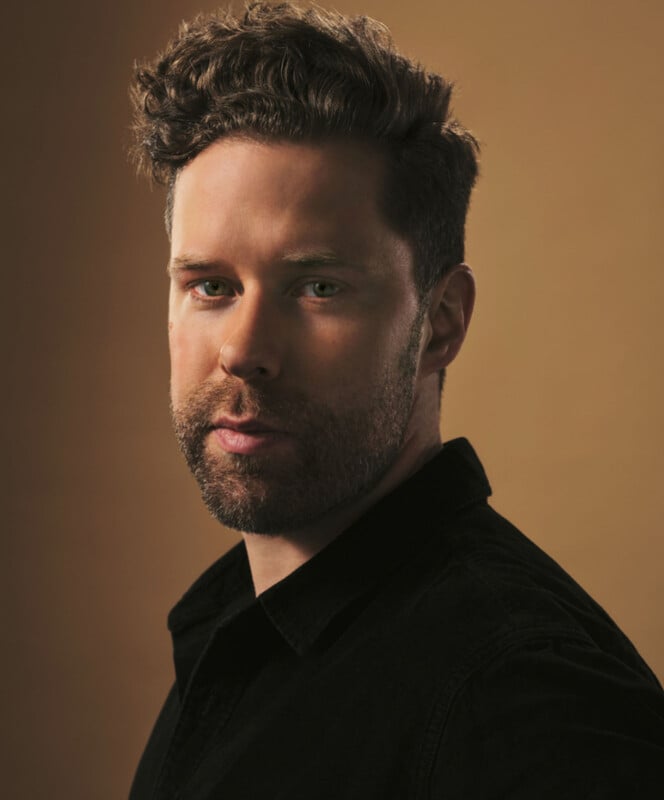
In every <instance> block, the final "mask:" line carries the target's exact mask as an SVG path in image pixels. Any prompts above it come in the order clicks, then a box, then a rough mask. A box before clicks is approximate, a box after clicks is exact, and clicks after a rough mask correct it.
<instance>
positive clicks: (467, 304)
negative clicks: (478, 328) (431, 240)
mask: <svg viewBox="0 0 664 800" xmlns="http://www.w3.org/2000/svg"><path fill="white" fill-rule="evenodd" d="M474 303H475V279H474V277H473V273H472V271H471V269H470V267H469V266H468V265H467V264H457V265H456V266H454V267H452V268H451V269H449V270H448V271H447V272H446V273H445V275H444V276H443V277H442V278H441V279H440V281H439V282H438V283H437V284H436V286H435V287H434V288H433V290H432V292H431V297H430V300H429V312H428V316H429V320H428V321H429V326H428V327H429V336H428V343H427V345H426V348H425V350H424V353H423V355H422V367H423V369H424V371H425V372H426V373H433V372H439V371H440V370H442V369H444V368H445V367H447V365H448V364H450V363H451V362H452V361H453V360H454V359H455V357H456V355H457V353H458V352H459V350H460V349H461V345H462V344H463V340H464V339H465V337H466V331H467V330H468V325H469V324H470V318H471V316H472V313H473V306H474Z"/></svg>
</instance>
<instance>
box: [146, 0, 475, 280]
mask: <svg viewBox="0 0 664 800" xmlns="http://www.w3.org/2000/svg"><path fill="white" fill-rule="evenodd" d="M451 93H452V84H451V83H450V82H448V81H446V80H444V79H443V78H442V77H441V76H439V75H436V74H433V73H430V72H426V71H425V70H424V69H423V68H422V67H421V66H420V65H418V64H415V63H413V62H412V61H410V60H408V59H407V58H405V57H404V56H402V55H401V54H399V53H398V51H397V50H396V48H395V46H394V43H393V41H392V39H391V37H390V34H389V32H388V30H387V29H386V28H385V26H383V25H382V24H381V23H378V22H376V21H374V20H372V19H369V18H367V17H364V16H359V17H347V16H344V15H342V14H339V13H337V12H332V11H324V10H322V9H319V8H300V7H298V6H296V5H294V4H292V3H279V4H270V3H266V2H254V3H251V4H250V5H248V6H247V7H246V8H245V10H244V11H243V12H242V13H241V14H235V13H233V12H232V11H228V10H224V11H218V12H215V13H213V14H206V15H199V16H198V17H196V18H195V19H194V20H193V21H191V22H188V23H183V24H182V26H181V28H180V30H179V32H178V35H177V36H176V37H175V38H174V39H173V40H172V41H171V42H170V44H169V45H168V47H167V48H166V50H165V51H164V52H163V53H161V54H160V55H159V56H158V57H157V58H156V59H155V60H154V61H153V62H151V63H148V64H143V65H138V66H137V67H136V70H135V77H134V81H133V84H132V87H131V96H132V100H133V104H134V110H135V117H134V133H135V147H134V150H133V155H134V158H135V160H136V162H137V165H138V168H139V171H141V172H145V173H147V174H148V175H149V176H151V178H152V179H153V180H155V181H157V182H159V183H164V184H166V185H167V186H168V187H169V192H168V200H167V208H166V224H167V228H168V229H169V231H170V223H171V214H172V199H173V192H174V188H175V182H176V178H177V174H178V171H179V170H180V169H181V168H182V167H183V166H185V165H186V164H187V163H188V162H189V161H191V160H192V159H193V158H195V157H196V155H197V154H198V153H200V152H201V151H202V150H204V149H205V148H206V147H207V146H208V145H209V144H211V143H212V142H214V141H215V140H217V139H220V138H223V137H226V136H234V135H235V136H250V137H256V138H259V139H262V140H301V141H313V142H316V141H324V140H325V139H331V138H340V137H345V138H354V139H356V140H358V141H360V142H365V143H368V144H370V145H371V146H373V147H375V148H376V149H377V150H378V151H379V152H381V153H383V154H384V157H385V161H386V165H387V169H386V181H385V183H386V185H385V186H384V188H383V195H382V203H381V206H382V210H383V212H384V214H385V216H386V220H387V222H388V224H389V225H390V226H391V227H392V228H393V229H394V230H395V232H397V233H398V234H399V235H402V236H404V237H405V238H406V240H407V241H408V242H409V243H410V245H411V247H412V248H413V255H414V263H415V283H416V286H417V288H418V290H419V291H420V292H421V293H422V294H423V295H424V294H426V293H427V292H428V291H429V290H430V289H431V288H432V287H433V286H434V285H435V284H436V282H437V281H438V279H439V278H440V277H441V276H442V275H443V274H444V273H445V271H446V270H447V269H448V268H449V267H451V266H453V265H454V264H458V263H460V262H462V261H463V258H464V228H465V219H466V213H467V210H468V203H469V199H470V193H471V190H472V187H473V185H474V183H475V180H476V178H477V172H478V154H479V147H478V144H477V141H476V140H475V138H474V137H473V136H472V135H471V134H470V133H469V132H468V131H467V130H466V129H465V128H463V127H462V126H461V125H460V124H459V123H458V122H457V121H456V120H455V119H454V118H452V117H451V115H450V97H451Z"/></svg>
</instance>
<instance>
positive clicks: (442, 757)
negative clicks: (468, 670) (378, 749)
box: [428, 639, 664, 800]
mask: <svg viewBox="0 0 664 800" xmlns="http://www.w3.org/2000/svg"><path fill="white" fill-rule="evenodd" d="M644 669H645V668H644ZM428 796H429V797H431V798H441V800H442V798H445V800H462V799H463V800H475V799H476V798H477V800H479V798H482V800H489V799H490V798H495V800H533V798H537V800H549V799H550V800H553V799H554V798H555V800H581V799H582V798H583V800H618V799H619V798H620V800H624V799H625V798H639V800H651V799H652V800H661V798H663V797H664V694H663V693H662V689H661V687H660V686H659V685H658V683H657V681H656V679H655V678H654V677H653V676H651V675H649V674H646V673H645V672H643V673H642V672H637V671H635V670H633V669H632V668H630V667H627V666H625V665H624V664H623V663H622V662H621V661H619V660H618V659H616V658H615V657H613V656H611V655H608V654H606V653H604V652H602V651H600V650H599V649H598V648H596V647H595V645H594V644H593V643H592V642H585V641H575V640H564V641H560V640H552V639H548V640H546V639H544V640H537V641H532V642H529V643H528V644H526V645H525V646H524V645H519V646H518V647H515V648H512V649H508V650H507V651H506V652H503V654H502V655H501V656H500V657H499V658H496V659H494V660H493V661H492V662H491V663H490V664H489V665H488V666H487V665H485V666H484V667H483V668H481V669H478V670H476V671H475V672H474V673H473V674H471V675H470V676H469V677H468V678H467V679H466V681H465V682H464V683H463V684H462V685H461V686H460V687H459V688H458V690H457V691H456V693H455V695H454V696H453V698H452V699H451V700H450V702H449V712H448V713H447V715H446V716H445V718H444V723H443V728H442V730H441V731H440V736H439V740H438V748H437V752H436V757H435V760H434V763H433V769H432V772H431V781H430V784H429V792H428Z"/></svg>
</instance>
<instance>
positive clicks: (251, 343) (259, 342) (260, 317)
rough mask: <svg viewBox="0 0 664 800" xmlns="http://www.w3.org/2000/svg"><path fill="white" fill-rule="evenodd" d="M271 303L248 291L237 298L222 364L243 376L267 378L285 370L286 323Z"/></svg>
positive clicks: (229, 372)
mask: <svg viewBox="0 0 664 800" xmlns="http://www.w3.org/2000/svg"><path fill="white" fill-rule="evenodd" d="M267 306H268V304H267V303H266V302H265V301H264V300H261V299H260V298H257V297H253V298H252V297H250V296H248V295H247V293H245V294H244V295H242V296H241V297H240V298H238V300H237V301H236V303H235V305H234V307H233V309H232V310H231V309H229V310H228V311H227V314H228V315H229V316H228V317H227V318H226V320H225V322H226V326H225V330H224V334H223V336H224V338H223V343H222V345H221V348H220V350H219V366H220V368H221V369H222V371H223V372H225V373H226V374H227V375H232V376H233V377H235V378H239V379H240V380H243V381H247V382H251V381H256V380H258V381H265V380H270V379H272V378H276V377H277V375H279V373H280V371H281V335H280V328H281V327H282V326H281V325H280V323H279V320H277V319H276V315H275V314H274V313H270V310H269V308H268V307H267Z"/></svg>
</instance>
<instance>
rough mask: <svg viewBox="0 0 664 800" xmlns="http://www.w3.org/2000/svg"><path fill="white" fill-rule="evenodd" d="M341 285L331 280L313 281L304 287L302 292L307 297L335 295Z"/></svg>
mask: <svg viewBox="0 0 664 800" xmlns="http://www.w3.org/2000/svg"><path fill="white" fill-rule="evenodd" d="M339 291H340V287H339V286H338V285H337V284H336V283H332V282H331V281H311V283H307V284H305V285H304V286H303V287H302V294H304V295H305V296H307V297H333V296H334V295H335V294H337V292H339Z"/></svg>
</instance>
